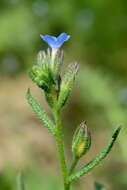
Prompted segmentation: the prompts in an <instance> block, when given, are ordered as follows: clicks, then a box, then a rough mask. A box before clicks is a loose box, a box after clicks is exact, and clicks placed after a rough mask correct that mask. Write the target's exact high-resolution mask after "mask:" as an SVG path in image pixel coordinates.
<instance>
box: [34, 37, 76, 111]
mask: <svg viewBox="0 0 127 190" xmlns="http://www.w3.org/2000/svg"><path fill="white" fill-rule="evenodd" d="M41 38H42V39H43V40H44V41H45V42H46V43H47V44H48V45H49V46H50V48H51V50H50V49H48V50H47V52H45V51H40V52H39V54H38V58H37V64H36V65H35V66H33V67H32V69H31V71H30V77H31V79H32V80H33V82H35V83H36V84H37V85H38V86H39V87H40V88H41V89H43V90H44V92H45V95H46V99H47V101H48V103H49V105H50V106H51V107H53V106H54V105H56V102H59V105H58V104H57V106H58V107H59V109H60V107H62V106H63V105H64V103H65V101H66V100H67V97H68V96H69V92H70V90H71V88H72V85H73V82H74V78H75V75H76V73H77V71H78V65H77V63H73V64H71V66H69V67H68V69H67V72H66V73H65V75H64V76H63V77H62V76H61V66H62V63H63V52H62V51H61V50H60V47H61V46H62V45H63V43H64V42H65V41H67V40H69V38H70V35H67V34H66V33H62V34H60V35H59V36H58V37H54V36H49V35H41ZM58 99H60V100H59V101H57V100H58Z"/></svg>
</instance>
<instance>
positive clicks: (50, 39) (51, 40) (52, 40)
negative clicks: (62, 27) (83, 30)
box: [40, 33, 70, 49]
mask: <svg viewBox="0 0 127 190" xmlns="http://www.w3.org/2000/svg"><path fill="white" fill-rule="evenodd" d="M40 37H41V38H42V39H43V40H44V41H45V42H46V43H47V44H48V45H49V46H50V47H51V48H55V49H58V48H60V47H61V46H62V45H63V43H64V42H65V41H67V40H69V38H70V35H68V34H66V33H62V34H60V35H59V36H58V37H54V36H50V35H44V36H43V35H40Z"/></svg>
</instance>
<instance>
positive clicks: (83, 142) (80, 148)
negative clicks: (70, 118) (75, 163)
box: [72, 122, 91, 158]
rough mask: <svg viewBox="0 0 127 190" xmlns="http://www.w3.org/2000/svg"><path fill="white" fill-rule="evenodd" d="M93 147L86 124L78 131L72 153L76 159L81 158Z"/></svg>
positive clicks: (75, 134)
mask: <svg viewBox="0 0 127 190" xmlns="http://www.w3.org/2000/svg"><path fill="white" fill-rule="evenodd" d="M90 145H91V135H90V131H89V128H88V127H87V125H86V122H83V123H81V125H80V126H79V127H78V128H77V129H76V131H75V133H74V137H73V141H72V153H73V155H74V157H76V158H80V157H82V156H83V155H84V154H86V152H87V151H88V150H89V148H90Z"/></svg>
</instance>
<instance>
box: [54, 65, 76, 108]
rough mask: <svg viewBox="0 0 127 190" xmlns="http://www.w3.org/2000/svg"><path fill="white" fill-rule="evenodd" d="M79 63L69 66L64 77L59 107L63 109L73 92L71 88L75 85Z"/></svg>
mask: <svg viewBox="0 0 127 190" xmlns="http://www.w3.org/2000/svg"><path fill="white" fill-rule="evenodd" d="M78 69H79V65H78V64H77V63H71V64H69V66H68V70H67V71H66V72H65V75H64V76H63V78H62V81H61V85H60V94H59V98H58V106H57V107H58V109H61V108H62V107H63V106H64V105H65V103H66V101H67V100H68V97H69V95H70V93H71V90H72V88H73V86H74V81H75V76H76V74H77V72H78Z"/></svg>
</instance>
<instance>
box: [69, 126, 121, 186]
mask: <svg viewBox="0 0 127 190" xmlns="http://www.w3.org/2000/svg"><path fill="white" fill-rule="evenodd" d="M120 130H121V127H119V128H118V129H116V131H115V133H114V134H113V136H112V140H111V142H110V143H108V144H107V145H106V146H105V148H104V149H103V150H102V152H100V153H99V154H98V155H97V156H96V158H95V159H94V160H92V161H91V162H89V163H88V164H87V165H85V166H84V167H82V168H81V169H80V170H79V171H78V172H76V173H74V174H72V175H71V176H70V177H69V178H68V180H67V183H70V182H71V181H73V180H76V179H77V178H79V177H81V176H83V175H85V174H87V173H88V172H90V171H91V170H92V169H93V168H94V167H95V166H97V165H98V164H99V163H100V162H101V161H102V160H103V159H104V158H105V157H106V156H107V154H108V153H109V152H110V151H111V149H112V147H113V145H114V143H115V141H116V139H117V137H118V134H119V132H120Z"/></svg>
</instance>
